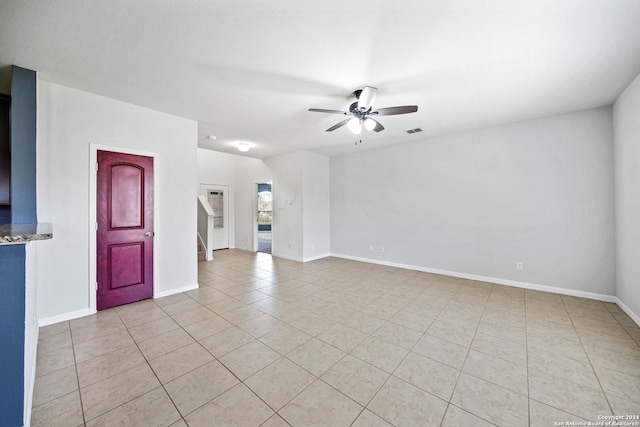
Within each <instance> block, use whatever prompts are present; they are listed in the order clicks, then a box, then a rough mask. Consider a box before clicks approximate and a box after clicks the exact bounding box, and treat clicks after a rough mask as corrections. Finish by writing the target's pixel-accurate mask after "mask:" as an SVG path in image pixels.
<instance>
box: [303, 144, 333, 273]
mask: <svg viewBox="0 0 640 427" xmlns="http://www.w3.org/2000/svg"><path fill="white" fill-rule="evenodd" d="M303 169H304V171H303V194H304V195H303V201H304V204H303V214H302V222H303V259H304V260H305V261H306V260H311V259H316V258H322V257H325V256H329V253H330V251H331V248H330V238H329V236H330V233H331V230H330V216H331V209H330V206H329V205H330V197H329V193H330V185H329V181H330V179H329V174H330V162H329V157H326V156H321V155H319V154H315V153H310V152H308V151H305V152H304V153H303Z"/></svg>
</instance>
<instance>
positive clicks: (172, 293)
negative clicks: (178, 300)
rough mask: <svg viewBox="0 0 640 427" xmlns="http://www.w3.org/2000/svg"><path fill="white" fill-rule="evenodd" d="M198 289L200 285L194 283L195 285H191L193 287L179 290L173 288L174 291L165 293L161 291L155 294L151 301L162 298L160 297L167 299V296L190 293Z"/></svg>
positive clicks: (188, 286) (189, 286)
mask: <svg viewBox="0 0 640 427" xmlns="http://www.w3.org/2000/svg"><path fill="white" fill-rule="evenodd" d="M199 287H200V285H199V284H198V283H196V284H193V285H187V286H183V287H181V288H174V289H169V290H167V291H161V292H158V293H156V295H154V296H153V299H156V298H162V297H168V296H169V295H175V294H179V293H180V292H187V291H192V290H194V289H198V288H199Z"/></svg>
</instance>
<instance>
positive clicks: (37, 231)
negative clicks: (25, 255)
mask: <svg viewBox="0 0 640 427" xmlns="http://www.w3.org/2000/svg"><path fill="white" fill-rule="evenodd" d="M49 239H53V225H52V224H50V223H46V222H44V223H43V222H41V223H37V224H3V225H0V245H10V244H15V243H29V242H36V241H39V240H49Z"/></svg>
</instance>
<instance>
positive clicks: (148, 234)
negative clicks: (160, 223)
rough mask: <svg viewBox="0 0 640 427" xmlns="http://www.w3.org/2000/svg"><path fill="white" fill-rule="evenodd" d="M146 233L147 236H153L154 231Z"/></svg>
mask: <svg viewBox="0 0 640 427" xmlns="http://www.w3.org/2000/svg"><path fill="white" fill-rule="evenodd" d="M144 235H145V236H147V237H151V236H152V235H153V233H152V232H150V231H147V232H146V233H144Z"/></svg>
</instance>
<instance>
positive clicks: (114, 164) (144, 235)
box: [96, 150, 154, 310]
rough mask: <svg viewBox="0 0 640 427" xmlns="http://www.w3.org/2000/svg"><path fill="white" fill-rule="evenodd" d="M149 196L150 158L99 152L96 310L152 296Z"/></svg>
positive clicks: (151, 210) (151, 226)
mask: <svg viewBox="0 0 640 427" xmlns="http://www.w3.org/2000/svg"><path fill="white" fill-rule="evenodd" d="M153 197H154V189H153V158H151V157H145V156H137V155H132V154H123V153H114V152H110V151H101V150H99V151H98V178H97V219H98V224H97V225H98V230H97V232H96V233H97V263H96V265H97V270H98V271H97V279H98V291H97V308H98V310H103V309H105V308H109V307H113V306H116V305H121V304H127V303H130V302H134V301H138V300H141V299H145V298H150V297H152V296H153V239H154V236H153Z"/></svg>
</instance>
